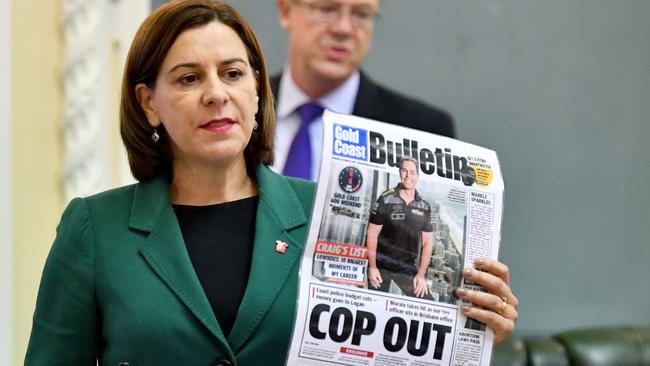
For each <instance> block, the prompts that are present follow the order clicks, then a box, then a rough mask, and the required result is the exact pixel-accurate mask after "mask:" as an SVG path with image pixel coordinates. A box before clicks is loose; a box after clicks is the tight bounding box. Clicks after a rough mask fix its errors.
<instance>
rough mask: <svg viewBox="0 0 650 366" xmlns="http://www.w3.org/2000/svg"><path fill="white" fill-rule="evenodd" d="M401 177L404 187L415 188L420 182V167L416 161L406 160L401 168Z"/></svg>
mask: <svg viewBox="0 0 650 366" xmlns="http://www.w3.org/2000/svg"><path fill="white" fill-rule="evenodd" d="M399 177H400V178H401V180H402V187H403V188H404V189H415V186H416V185H417V184H418V169H417V167H416V166H415V163H414V162H412V161H410V160H406V161H404V162H403V163H402V167H401V168H400V169H399Z"/></svg>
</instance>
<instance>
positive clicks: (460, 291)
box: [456, 288, 467, 297]
mask: <svg viewBox="0 0 650 366" xmlns="http://www.w3.org/2000/svg"><path fill="white" fill-rule="evenodd" d="M456 293H457V294H458V296H460V297H465V296H467V290H465V289H464V288H458V290H456Z"/></svg>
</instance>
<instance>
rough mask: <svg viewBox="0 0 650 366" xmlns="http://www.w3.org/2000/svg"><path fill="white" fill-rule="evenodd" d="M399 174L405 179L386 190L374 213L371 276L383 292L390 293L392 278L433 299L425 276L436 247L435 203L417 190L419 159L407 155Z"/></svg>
mask: <svg viewBox="0 0 650 366" xmlns="http://www.w3.org/2000/svg"><path fill="white" fill-rule="evenodd" d="M399 175H400V179H401V182H400V183H399V184H398V185H397V186H396V187H395V188H392V189H389V190H387V191H385V192H384V193H382V194H381V195H380V196H379V198H378V199H377V202H376V204H375V205H374V206H373V208H372V211H371V212H370V218H369V219H368V235H367V238H366V245H367V247H368V279H369V281H370V285H371V286H372V287H373V288H375V289H377V290H379V291H384V292H388V289H389V287H390V283H391V280H392V282H394V283H395V285H397V286H398V287H399V288H400V289H401V290H402V292H403V293H404V294H405V295H408V296H415V297H425V298H427V299H431V295H430V294H429V290H428V288H427V283H426V281H425V279H424V275H425V273H426V271H427V267H428V266H429V262H430V261H431V251H432V249H433V226H432V225H431V206H430V205H429V203H428V202H427V201H425V200H424V199H422V197H420V195H419V194H418V192H417V191H416V190H415V186H416V185H417V183H418V178H419V173H418V166H417V161H416V160H415V159H413V158H412V157H409V156H407V157H404V158H403V159H402V160H401V161H400V164H399ZM418 257H419V258H420V260H419V263H416V261H417V259H418Z"/></svg>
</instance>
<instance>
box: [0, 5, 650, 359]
mask: <svg viewBox="0 0 650 366" xmlns="http://www.w3.org/2000/svg"><path fill="white" fill-rule="evenodd" d="M159 2H160V1H154V4H150V2H149V0H130V1H128V2H127V1H126V0H76V1H69V0H46V1H42V0H0V291H1V292H0V364H3V365H4V364H7V365H9V364H13V365H19V364H21V363H22V358H23V355H24V352H25V348H26V345H27V339H28V336H29V331H30V327H31V316H32V313H33V310H34V301H35V296H36V291H37V287H38V282H39V279H40V274H41V271H42V266H43V263H44V260H45V256H46V255H47V252H48V250H49V247H50V245H51V242H52V239H53V237H54V233H55V227H56V224H57V223H58V220H59V217H60V214H61V211H62V209H63V207H64V206H65V204H66V203H67V200H68V194H66V187H70V183H69V178H70V176H71V174H72V173H71V172H70V165H71V164H72V163H71V161H73V159H74V158H73V157H70V151H69V150H70V146H71V145H72V144H73V143H71V142H70V141H68V140H66V139H67V138H68V137H69V136H68V135H66V131H68V130H69V126H71V125H72V126H75V125H74V123H76V124H77V125H79V124H81V125H83V124H84V123H83V122H84V120H82V121H77V122H70V121H69V116H68V114H66V111H67V110H68V109H69V108H70V105H69V104H67V103H66V101H67V100H69V99H70V95H71V94H70V93H72V92H74V90H70V84H67V83H66V80H69V78H70V75H68V74H66V73H69V72H70V70H71V68H74V66H66V65H68V64H70V61H71V58H74V57H76V56H75V50H78V49H80V47H81V46H79V44H81V45H83V44H82V43H75V38H74V37H72V38H70V37H69V36H66V34H67V33H66V32H65V30H66V29H67V30H68V31H69V28H66V24H68V25H69V24H70V23H69V22H70V21H71V19H75V18H74V17H72V18H70V17H69V14H70V11H72V10H74V6H77V7H78V6H80V4H81V5H84V4H85V5H87V6H90V8H91V9H95V11H94V12H90V13H89V14H90V15H91V18H92V16H99V18H98V19H95V21H98V22H99V26H101V27H103V28H102V29H104V31H97V28H93V29H95V30H96V32H95V33H93V34H94V35H93V37H97V38H98V40H96V41H95V43H96V44H98V45H99V46H101V47H100V48H101V50H100V51H101V52H99V54H100V57H98V59H99V60H100V61H98V62H100V66H101V68H100V70H101V71H103V72H101V73H100V79H98V81H97V83H98V84H97V85H96V86H95V87H93V88H92V90H90V91H89V92H94V93H96V95H94V96H93V98H94V99H96V100H98V101H99V102H100V103H101V104H102V105H103V107H102V108H103V109H101V108H100V112H99V113H100V114H101V115H100V116H93V118H99V122H98V121H94V122H93V123H97V124H98V125H99V126H100V127H102V126H103V128H105V129H103V130H100V133H99V135H95V136H96V137H95V139H97V145H101V146H103V150H101V151H100V152H99V153H98V155H100V156H99V159H98V161H99V162H98V163H96V164H95V165H96V166H92V167H90V168H89V169H91V170H89V171H88V172H87V173H86V175H90V174H91V173H92V174H102V175H101V177H100V178H98V179H99V181H100V182H101V184H98V188H97V189H104V188H106V187H109V186H115V185H120V184H123V183H125V182H127V181H129V177H127V176H125V175H126V173H125V167H124V160H123V151H122V150H121V147H120V145H119V140H118V137H117V120H116V116H117V110H116V108H117V106H116V100H117V98H118V95H119V90H118V87H119V83H120V80H119V77H120V74H121V64H122V62H123V61H122V60H123V57H124V52H125V45H126V44H127V43H128V40H129V39H130V38H129V37H130V36H131V34H132V32H133V29H134V27H135V26H137V25H138V24H139V22H140V20H141V19H142V16H144V13H146V11H147V9H148V8H149V6H155V5H156V3H159ZM231 3H232V4H233V5H234V6H235V7H236V8H238V9H239V10H240V11H241V12H242V13H243V14H244V15H245V16H246V17H247V18H248V19H249V20H250V21H251V22H252V23H253V25H254V27H255V29H256V30H257V33H258V35H259V37H260V39H261V42H262V46H263V48H264V51H265V54H266V56H267V60H268V61H269V65H270V69H271V70H272V71H278V70H280V69H281V68H282V65H283V62H284V55H285V53H286V37H285V34H284V33H283V31H282V30H281V29H280V27H279V26H278V25H277V15H276V9H275V2H274V1H270V0H264V1H260V0H237V1H232V2H231ZM97 7H99V9H103V11H99V12H98V11H97ZM66 14H67V15H66ZM648 14H650V2H649V1H647V0H622V1H617V2H612V1H608V0H569V1H566V0H547V1H544V2H540V1H533V0H520V1H514V0H490V1H478V0H470V1H464V2H458V1H453V0H433V1H432V0H405V1H395V0H384V1H382V16H381V18H380V19H379V20H378V23H377V25H376V30H375V40H374V44H373V49H372V51H371V54H370V56H369V57H368V59H367V62H366V63H365V65H364V68H365V70H366V71H368V73H369V74H370V75H371V76H372V77H373V78H374V79H376V80H378V81H380V82H382V83H384V84H386V85H388V86H390V87H393V88H395V89H398V90H401V91H403V92H406V93H408V94H410V95H413V96H417V97H418V98H420V99H422V100H424V101H427V102H429V103H431V104H435V105H438V106H440V107H443V108H445V109H447V110H448V111H449V112H451V113H452V114H453V115H454V117H455V119H456V122H457V127H458V133H459V137H460V138H461V139H462V140H465V141H468V142H471V143H475V144H479V145H484V146H486V147H490V148H492V149H494V150H496V151H497V153H498V154H499V156H500V159H501V164H502V168H503V172H504V175H505V180H506V196H505V203H506V207H505V215H504V227H503V240H502V247H501V259H502V260H503V261H504V262H506V263H507V264H508V265H509V266H510V268H511V272H512V278H513V283H512V286H513V289H514V291H515V294H516V295H517V296H518V297H519V298H520V300H521V308H520V320H519V322H518V324H517V332H518V333H520V334H547V333H551V332H555V331H560V330H564V329H569V328H574V327H581V326H599V325H613V324H616V325H620V324H645V325H648V324H650V317H649V316H648V315H647V309H648V308H650V286H649V285H648V284H647V279H648V278H650V266H649V265H648V261H649V259H650V239H649V237H650V208H649V207H650V194H648V193H647V187H648V181H649V180H650V163H649V160H648V156H650V147H648V144H647V143H646V140H647V139H648V138H650V106H649V105H650V103H648V100H649V99H650V72H649V71H648V70H650V42H648V41H647V36H648V34H650V22H648V21H647V20H648V16H647V15H648ZM95 26H97V24H95ZM66 39H67V40H66ZM86 42H88V40H86ZM75 45H77V46H75ZM99 46H98V47H99ZM80 74H81V75H84V73H80ZM66 75H67V76H66ZM74 128H78V127H74ZM74 128H73V129H74ZM66 141H68V142H66ZM90 141H93V140H90ZM85 143H86V144H87V143H88V141H86V142H85ZM66 146H67V147H66ZM75 146H76V145H75ZM82 151H83V150H82ZM92 169H94V170H92ZM97 172H99V173H97ZM75 174H80V173H78V172H77V173H75ZM81 176H82V177H83V176H84V173H83V172H82V173H81ZM5 351H7V352H5Z"/></svg>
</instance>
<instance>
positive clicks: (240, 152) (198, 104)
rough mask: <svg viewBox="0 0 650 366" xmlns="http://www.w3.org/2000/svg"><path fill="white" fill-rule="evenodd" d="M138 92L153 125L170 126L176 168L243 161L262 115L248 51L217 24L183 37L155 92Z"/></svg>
mask: <svg viewBox="0 0 650 366" xmlns="http://www.w3.org/2000/svg"><path fill="white" fill-rule="evenodd" d="M136 93H137V95H138V100H139V101H140V105H141V106H142V108H143V109H144V111H145V113H146V114H147V118H148V120H149V124H150V125H151V126H152V127H158V126H159V125H160V124H162V125H163V126H164V127H165V130H166V131H167V134H168V135H169V137H170V139H171V148H172V153H173V155H174V166H175V168H177V167H178V166H179V164H205V163H210V164H213V163H217V164H219V163H224V164H230V163H232V162H244V148H245V147H246V145H247V144H248V141H249V140H250V137H251V133H252V131H253V123H254V121H255V114H256V113H257V100H258V98H257V81H256V78H255V71H254V70H253V69H252V68H251V66H250V64H249V60H248V55H247V52H246V47H245V46H244V43H243V42H242V41H241V39H240V38H239V36H238V35H237V34H236V33H235V32H234V31H233V30H232V29H231V28H230V27H228V26H226V25H224V24H222V23H219V22H217V21H215V22H211V23H208V24H206V25H204V26H201V27H199V28H192V29H188V30H186V31H184V32H183V33H181V34H180V35H179V36H178V38H177V39H176V41H175V42H174V43H173V45H172V47H171V48H170V49H169V52H168V53H167V55H166V56H165V59H164V61H163V64H162V66H161V68H160V71H159V73H158V77H157V79H156V86H155V88H154V89H150V88H148V87H147V86H146V85H144V84H139V85H138V86H136ZM152 132H153V129H152Z"/></svg>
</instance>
